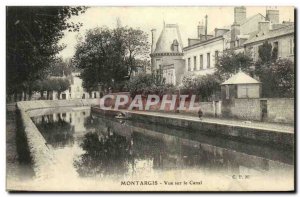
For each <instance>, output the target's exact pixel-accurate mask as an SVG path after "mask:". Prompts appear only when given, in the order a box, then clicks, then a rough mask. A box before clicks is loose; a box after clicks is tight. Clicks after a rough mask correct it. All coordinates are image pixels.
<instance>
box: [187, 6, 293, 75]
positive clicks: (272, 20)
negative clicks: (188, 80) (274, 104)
mask: <svg viewBox="0 0 300 197" xmlns="http://www.w3.org/2000/svg"><path fill="white" fill-rule="evenodd" d="M207 20H208V19H207V16H206V18H205V21H206V22H205V25H203V24H199V25H198V27H197V34H198V37H197V38H196V39H189V40H188V46H187V47H184V48H183V52H184V60H185V74H195V75H206V74H212V73H213V72H214V71H215V64H216V60H217V59H218V56H220V55H221V54H222V52H223V51H225V50H233V51H235V52H236V53H238V52H242V53H245V52H247V53H249V54H250V55H251V56H252V57H253V60H254V61H257V60H258V48H259V46H260V45H262V44H263V42H265V41H268V42H270V43H271V44H272V46H273V48H277V50H278V58H291V59H293V58H294V23H292V22H283V23H280V22H279V10H274V9H272V10H270V9H269V10H266V15H265V16H264V15H262V14H260V13H258V14H256V15H253V16H251V17H249V18H247V15H246V8H245V7H235V8H234V21H233V24H232V25H231V26H225V27H223V28H221V29H219V28H215V30H214V32H211V33H207V23H208V22H207ZM195 29H196V28H195Z"/></svg>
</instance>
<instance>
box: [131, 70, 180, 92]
mask: <svg viewBox="0 0 300 197" xmlns="http://www.w3.org/2000/svg"><path fill="white" fill-rule="evenodd" d="M126 89H127V90H128V91H129V92H130V94H131V96H132V97H134V96H135V95H137V94H143V95H147V94H157V95H160V96H161V95H162V94H164V93H166V92H168V91H171V92H173V91H174V90H175V89H174V86H173V85H170V84H165V81H164V80H159V79H158V78H157V75H153V74H146V73H141V74H138V75H136V76H134V77H131V78H130V80H129V81H128V82H127V83H126Z"/></svg>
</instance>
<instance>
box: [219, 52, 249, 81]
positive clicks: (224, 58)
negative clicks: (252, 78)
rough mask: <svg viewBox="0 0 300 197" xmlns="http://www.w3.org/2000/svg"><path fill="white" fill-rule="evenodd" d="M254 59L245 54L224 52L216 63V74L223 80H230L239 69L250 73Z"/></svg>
mask: <svg viewBox="0 0 300 197" xmlns="http://www.w3.org/2000/svg"><path fill="white" fill-rule="evenodd" d="M251 65H252V58H251V57H250V56H248V55H246V54H244V53H235V52H234V51H224V52H223V54H222V55H221V56H219V58H218V61H217V63H216V69H217V70H216V73H217V74H218V75H219V76H220V77H221V78H222V79H223V80H226V79H228V78H229V77H230V76H231V75H232V74H235V73H236V72H238V70H239V69H241V70H242V71H244V72H246V73H249V72H250V71H251Z"/></svg>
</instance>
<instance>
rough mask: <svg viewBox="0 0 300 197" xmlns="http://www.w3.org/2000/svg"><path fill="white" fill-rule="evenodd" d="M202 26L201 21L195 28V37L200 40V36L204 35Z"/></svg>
mask: <svg viewBox="0 0 300 197" xmlns="http://www.w3.org/2000/svg"><path fill="white" fill-rule="evenodd" d="M204 34H205V31H204V26H203V21H202V23H200V22H199V24H198V27H197V37H198V38H199V39H200V37H201V35H204Z"/></svg>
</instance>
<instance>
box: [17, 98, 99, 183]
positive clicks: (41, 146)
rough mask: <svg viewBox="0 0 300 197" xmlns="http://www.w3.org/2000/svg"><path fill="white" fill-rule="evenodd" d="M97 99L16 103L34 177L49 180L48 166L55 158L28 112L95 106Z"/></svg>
mask: <svg viewBox="0 0 300 197" xmlns="http://www.w3.org/2000/svg"><path fill="white" fill-rule="evenodd" d="M98 103H99V99H74V100H38V101H20V102H18V103H17V110H19V111H20V118H21V121H22V124H23V132H24V134H25V136H26V140H27V144H28V146H29V147H28V149H29V151H30V157H31V159H32V162H33V170H34V173H35V176H36V177H37V178H40V179H47V178H50V177H49V176H50V174H51V173H50V172H53V170H55V169H51V166H54V165H50V164H54V163H55V162H56V161H55V158H54V155H53V152H52V150H51V148H50V147H48V146H47V142H46V140H45V138H44V137H43V136H42V134H41V133H40V131H39V130H38V129H37V127H36V126H35V124H34V123H33V122H32V120H31V118H30V115H29V112H30V110H35V109H44V108H57V107H80V106H92V105H97V104H98Z"/></svg>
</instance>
